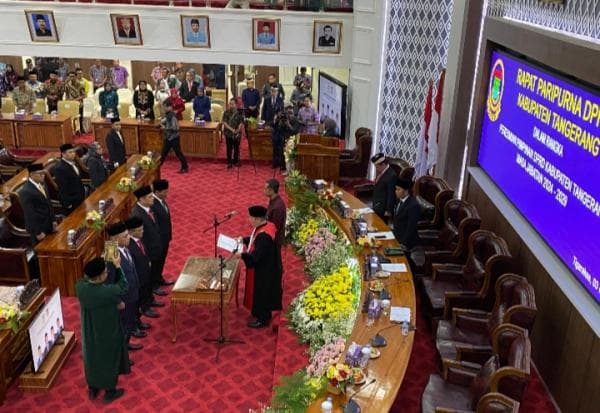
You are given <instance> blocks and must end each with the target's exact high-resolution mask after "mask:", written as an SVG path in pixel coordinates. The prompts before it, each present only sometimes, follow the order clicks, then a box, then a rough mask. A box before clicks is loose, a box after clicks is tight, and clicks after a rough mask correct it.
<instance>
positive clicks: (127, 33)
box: [119, 17, 137, 39]
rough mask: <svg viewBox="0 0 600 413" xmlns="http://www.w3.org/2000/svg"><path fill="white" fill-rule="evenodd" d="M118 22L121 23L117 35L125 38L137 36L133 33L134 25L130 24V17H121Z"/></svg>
mask: <svg viewBox="0 0 600 413" xmlns="http://www.w3.org/2000/svg"><path fill="white" fill-rule="evenodd" d="M119 22H120V23H121V25H120V26H121V27H119V37H124V38H127V39H135V38H136V37H137V35H136V34H135V27H132V26H131V18H129V17H121V18H120V19H119Z"/></svg>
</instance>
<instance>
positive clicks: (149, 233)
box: [131, 185, 167, 296]
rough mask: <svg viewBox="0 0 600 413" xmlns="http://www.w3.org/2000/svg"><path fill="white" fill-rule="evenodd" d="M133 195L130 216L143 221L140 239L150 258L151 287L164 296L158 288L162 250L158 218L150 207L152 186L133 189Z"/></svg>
mask: <svg viewBox="0 0 600 413" xmlns="http://www.w3.org/2000/svg"><path fill="white" fill-rule="evenodd" d="M134 195H135V196H136V198H137V200H138V201H137V203H136V204H135V206H134V207H133V210H132V211H131V216H132V217H138V218H140V219H141V220H142V222H143V223H144V235H143V236H142V241H143V243H144V246H145V247H146V254H147V255H148V258H149V259H150V281H151V282H152V289H153V292H154V294H156V295H161V296H165V295H167V293H166V292H165V291H164V290H161V289H160V285H161V280H162V274H161V270H162V267H161V265H162V259H163V255H164V252H163V245H162V239H161V238H160V232H159V228H158V220H157V219H156V216H155V215H154V212H153V211H152V209H151V207H152V204H153V203H154V195H153V194H152V188H150V186H149V185H146V186H142V187H141V188H138V189H136V190H135V191H134Z"/></svg>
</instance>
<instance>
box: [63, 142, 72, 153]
mask: <svg viewBox="0 0 600 413" xmlns="http://www.w3.org/2000/svg"><path fill="white" fill-rule="evenodd" d="M73 148H74V146H73V144H71V143H65V144H63V145H60V152H61V153H63V152H66V151H68V150H69V149H73Z"/></svg>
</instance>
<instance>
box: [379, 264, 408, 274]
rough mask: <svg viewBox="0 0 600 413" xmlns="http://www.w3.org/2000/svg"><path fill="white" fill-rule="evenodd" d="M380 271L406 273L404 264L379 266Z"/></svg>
mask: <svg viewBox="0 0 600 413" xmlns="http://www.w3.org/2000/svg"><path fill="white" fill-rule="evenodd" d="M381 270H382V271H387V272H408V270H407V268H406V264H403V263H401V262H400V263H398V262H394V263H392V264H381Z"/></svg>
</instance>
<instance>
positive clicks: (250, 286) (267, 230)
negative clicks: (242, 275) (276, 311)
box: [244, 222, 277, 311]
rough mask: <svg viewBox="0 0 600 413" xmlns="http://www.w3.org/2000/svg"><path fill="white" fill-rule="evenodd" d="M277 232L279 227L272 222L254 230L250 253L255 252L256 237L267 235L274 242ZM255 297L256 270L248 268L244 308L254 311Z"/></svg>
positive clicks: (249, 247)
mask: <svg viewBox="0 0 600 413" xmlns="http://www.w3.org/2000/svg"><path fill="white" fill-rule="evenodd" d="M276 232H277V227H276V226H275V224H273V223H272V222H267V223H265V224H264V225H262V226H260V227H258V228H256V229H255V230H254V233H253V236H251V237H250V241H251V242H250V243H249V244H248V253H252V252H254V241H256V237H257V236H258V234H267V235H268V236H270V237H271V239H272V240H275V233H276ZM253 297H254V268H248V267H246V287H245V288H244V307H246V308H247V309H248V311H252V304H253Z"/></svg>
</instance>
